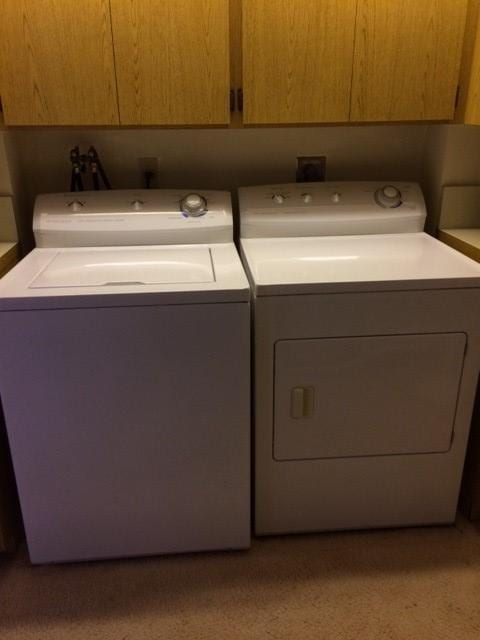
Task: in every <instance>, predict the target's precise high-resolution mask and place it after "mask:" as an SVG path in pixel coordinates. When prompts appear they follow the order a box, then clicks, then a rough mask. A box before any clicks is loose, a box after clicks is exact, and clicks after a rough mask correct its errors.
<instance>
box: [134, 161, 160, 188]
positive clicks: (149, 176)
mask: <svg viewBox="0 0 480 640" xmlns="http://www.w3.org/2000/svg"><path fill="white" fill-rule="evenodd" d="M138 168H139V170H140V184H141V186H142V189H153V188H156V187H158V158H139V159H138Z"/></svg>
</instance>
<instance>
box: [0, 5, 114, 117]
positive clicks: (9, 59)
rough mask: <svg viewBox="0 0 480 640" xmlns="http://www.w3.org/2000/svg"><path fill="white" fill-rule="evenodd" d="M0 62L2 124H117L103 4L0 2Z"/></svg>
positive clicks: (109, 38)
mask: <svg viewBox="0 0 480 640" xmlns="http://www.w3.org/2000/svg"><path fill="white" fill-rule="evenodd" d="M0 60H1V61H2V62H1V67H2V68H1V71H2V73H1V83H0V86H1V95H2V102H3V108H4V113H5V121H6V123H7V124H10V125H91V124H93V125H99V124H118V108H117V96H116V88H115V70H114V62H113V45H112V31H111V24H110V11H109V4H108V0H82V2H81V3H80V4H79V3H78V2H75V1H74V0H66V1H63V2H58V1H56V0H3V2H2V15H1V19H0Z"/></svg>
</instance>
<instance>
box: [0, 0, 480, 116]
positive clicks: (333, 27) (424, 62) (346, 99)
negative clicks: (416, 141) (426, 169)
mask: <svg viewBox="0 0 480 640" xmlns="http://www.w3.org/2000/svg"><path fill="white" fill-rule="evenodd" d="M0 4H2V13H1V18H0V97H1V100H2V104H3V110H4V118H5V122H6V124H7V125H116V124H120V125H166V126H183V125H197V126H202V125H207V126H208V125H224V126H225V125H228V124H229V123H230V121H231V109H236V114H235V118H234V120H233V122H234V123H235V124H238V123H241V122H242V121H243V123H244V124H249V125H262V124H301V123H324V122H330V123H341V122H401V121H415V120H416V121H422V120H423V121H433V120H437V121H452V120H453V119H454V116H455V103H456V96H457V94H458V96H459V99H460V103H459V108H458V109H457V114H456V115H457V121H462V118H463V121H469V122H474V121H480V115H479V114H480V99H479V98H478V96H479V95H480V90H479V89H478V87H477V85H478V78H479V77H480V71H479V70H480V62H479V60H480V26H479V15H480V13H479V10H480V0H83V2H81V3H78V2H76V1H75V0H61V1H59V0H1V2H0ZM467 8H468V14H467ZM466 26H467V29H465V27H466ZM477 30H478V35H477ZM465 34H466V35H465ZM459 88H460V91H459V92H458V89H459ZM242 106H243V111H242ZM240 111H241V114H240ZM459 113H462V114H465V115H464V116H459Z"/></svg>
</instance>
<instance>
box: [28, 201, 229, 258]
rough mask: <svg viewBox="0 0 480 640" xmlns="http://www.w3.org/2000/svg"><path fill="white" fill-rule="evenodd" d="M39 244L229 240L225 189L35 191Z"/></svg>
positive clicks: (36, 233)
mask: <svg viewBox="0 0 480 640" xmlns="http://www.w3.org/2000/svg"><path fill="white" fill-rule="evenodd" d="M33 231H34V234H35V240H36V244H37V246H38V247H88V246H112V245H115V246H123V245H158V244H199V243H213V242H232V240H233V222H232V205H231V198H230V194H229V193H228V192H226V191H195V190H188V189H185V190H183V189H136V190H123V189H121V190H111V191H80V192H74V193H51V194H43V195H39V196H38V197H37V199H36V202H35V208H34V215H33Z"/></svg>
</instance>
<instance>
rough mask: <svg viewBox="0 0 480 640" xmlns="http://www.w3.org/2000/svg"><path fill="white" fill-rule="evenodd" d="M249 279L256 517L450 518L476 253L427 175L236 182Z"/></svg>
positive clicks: (477, 326) (297, 528)
mask: <svg viewBox="0 0 480 640" xmlns="http://www.w3.org/2000/svg"><path fill="white" fill-rule="evenodd" d="M240 210H241V236H242V237H241V249H242V253H243V258H244V264H245V266H246V268H247V270H248V274H249V277H250V280H251V285H252V288H253V292H254V352H255V366H254V376H255V384H254V392H255V395H254V402H255V531H256V533H257V534H277V533H291V532H307V531H320V530H335V529H351V528H372V527H390V526H404V525H421V524H434V523H451V522H452V521H453V520H454V518H455V513H456V506H457V498H458V492H459V486H460V480H461V476H462V469H463V464H464V457H465V449H466V445H467V439H468V433H469V426H470V418H471V413H472V407H473V402H474V397H475V391H476V386H477V380H478V374H479V366H480V322H479V318H480V265H478V264H477V263H475V262H473V261H471V260H470V259H468V258H466V257H464V256H462V255H460V254H459V253H457V252H456V251H454V250H452V249H451V248H449V247H447V246H446V245H444V244H442V243H440V242H438V241H437V240H435V239H434V238H432V237H430V236H428V235H426V234H425V233H423V231H422V230H423V226H424V222H425V205H424V200H423V197H422V194H421V191H420V188H419V187H418V185H415V184H406V183H402V184H393V185H382V184H378V183H323V184H314V185H312V184H286V185H272V186H264V187H252V188H245V189H241V190H240Z"/></svg>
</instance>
